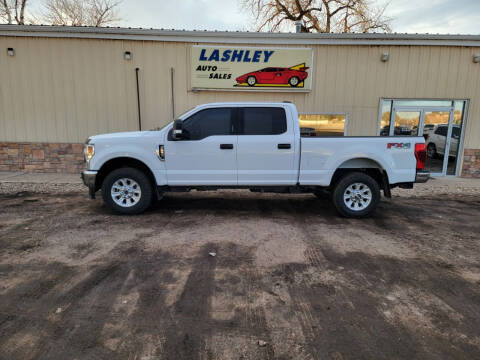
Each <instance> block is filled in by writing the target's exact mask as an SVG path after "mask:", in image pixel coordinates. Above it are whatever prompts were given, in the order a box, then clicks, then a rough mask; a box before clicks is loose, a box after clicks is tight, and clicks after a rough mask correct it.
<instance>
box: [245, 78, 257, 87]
mask: <svg viewBox="0 0 480 360" xmlns="http://www.w3.org/2000/svg"><path fill="white" fill-rule="evenodd" d="M249 80H252V81H249ZM256 83H257V78H256V77H255V76H249V77H248V78H247V85H248V86H255V84H256Z"/></svg>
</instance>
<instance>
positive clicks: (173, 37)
mask: <svg viewBox="0 0 480 360" xmlns="http://www.w3.org/2000/svg"><path fill="white" fill-rule="evenodd" d="M0 36H18V37H53V38H83V39H90V38H93V39H111V40H150V41H174V42H192V43H232V44H251V43H257V44H275V45H277V44H285V45H286V44H299V45H315V44H326V45H329V44H330V45H436V46H442V45H443V46H473V47H479V46H480V35H461V34H458V35H451V34H397V33H391V34H388V33H365V34H358V33H267V32H240V31H206V30H205V31H195V30H194V31H191V30H188V31H187V30H174V29H172V30H166V29H142V28H115V27H87V26H85V27H84V26H81V27H76V26H51V25H0Z"/></svg>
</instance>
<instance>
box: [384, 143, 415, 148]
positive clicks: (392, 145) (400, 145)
mask: <svg viewBox="0 0 480 360" xmlns="http://www.w3.org/2000/svg"><path fill="white" fill-rule="evenodd" d="M410 147H411V144H410V143H388V144H387V149H410Z"/></svg>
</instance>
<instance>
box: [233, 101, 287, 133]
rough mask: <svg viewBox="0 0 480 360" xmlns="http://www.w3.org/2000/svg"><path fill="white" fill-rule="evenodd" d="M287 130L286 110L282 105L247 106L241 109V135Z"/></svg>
mask: <svg viewBox="0 0 480 360" xmlns="http://www.w3.org/2000/svg"><path fill="white" fill-rule="evenodd" d="M286 131H287V117H286V115H285V110H284V109H283V108H280V107H246V108H242V109H241V111H240V129H239V135H279V134H283V133H284V132H286Z"/></svg>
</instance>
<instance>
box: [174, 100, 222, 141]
mask: <svg viewBox="0 0 480 360" xmlns="http://www.w3.org/2000/svg"><path fill="white" fill-rule="evenodd" d="M231 118H232V109H230V108H212V109H205V110H201V111H199V112H197V113H195V114H193V115H192V116H190V117H189V118H188V119H185V120H184V122H183V132H184V139H185V140H201V139H204V138H206V137H209V136H213V135H231V129H232V122H231Z"/></svg>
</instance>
